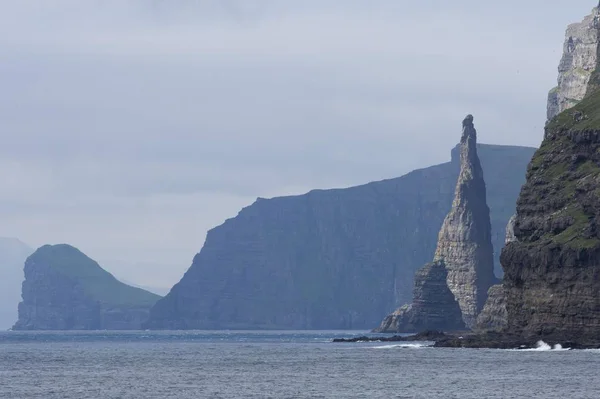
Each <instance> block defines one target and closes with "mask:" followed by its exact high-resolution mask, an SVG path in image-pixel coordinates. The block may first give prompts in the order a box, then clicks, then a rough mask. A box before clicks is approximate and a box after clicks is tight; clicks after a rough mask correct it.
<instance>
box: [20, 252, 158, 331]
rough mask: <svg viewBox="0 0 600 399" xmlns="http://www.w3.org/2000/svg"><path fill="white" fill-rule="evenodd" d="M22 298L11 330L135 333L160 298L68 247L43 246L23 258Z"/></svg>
mask: <svg viewBox="0 0 600 399" xmlns="http://www.w3.org/2000/svg"><path fill="white" fill-rule="evenodd" d="M22 297H23V301H22V302H21V303H20V304H19V309H18V310H19V319H18V321H17V323H16V324H15V326H14V327H13V329H14V330H136V329H140V328H141V325H142V322H144V321H146V319H147V318H148V313H149V309H150V307H151V306H152V305H154V303H155V302H156V301H157V300H158V299H159V298H160V297H159V296H157V295H154V294H152V293H150V292H147V291H144V290H142V289H139V288H134V287H130V286H128V285H126V284H123V283H121V282H120V281H118V280H117V279H116V278H115V277H113V276H112V275H111V274H110V273H108V272H106V271H105V270H104V269H102V268H101V267H100V266H99V265H98V264H97V263H96V262H94V261H93V260H92V259H90V258H88V257H87V256H85V255H84V254H83V253H81V252H80V251H79V250H77V249H76V248H74V247H71V246H69V245H55V246H50V245H46V246H43V247H41V248H39V249H38V250H37V251H36V252H34V253H33V255H31V256H30V257H29V258H27V260H26V261H25V281H24V282H23V287H22Z"/></svg>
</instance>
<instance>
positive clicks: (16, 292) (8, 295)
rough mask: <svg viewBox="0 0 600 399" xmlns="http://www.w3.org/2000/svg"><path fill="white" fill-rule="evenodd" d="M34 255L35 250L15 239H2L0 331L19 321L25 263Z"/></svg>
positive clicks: (0, 240)
mask: <svg viewBox="0 0 600 399" xmlns="http://www.w3.org/2000/svg"><path fill="white" fill-rule="evenodd" d="M32 253H33V249H31V248H30V247H29V246H27V245H26V244H24V243H22V242H21V241H19V240H17V239H15V238H4V237H1V238H0V330H7V329H9V328H10V327H12V325H13V324H14V323H15V320H17V304H18V303H19V301H20V300H21V283H22V282H23V263H25V259H27V257H28V256H29V255H31V254H32Z"/></svg>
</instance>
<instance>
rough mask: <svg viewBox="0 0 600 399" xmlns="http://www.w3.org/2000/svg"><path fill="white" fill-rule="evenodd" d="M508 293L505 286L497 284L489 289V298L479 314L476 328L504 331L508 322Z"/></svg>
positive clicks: (479, 329)
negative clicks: (505, 291) (506, 293)
mask: <svg viewBox="0 0 600 399" xmlns="http://www.w3.org/2000/svg"><path fill="white" fill-rule="evenodd" d="M506 317H507V315H506V295H505V293H504V286H503V285H502V284H496V285H493V286H491V287H490V289H489V290H488V298H487V301H486V302H485V306H484V307H483V310H482V311H481V313H479V316H477V324H476V326H475V330H478V331H502V330H503V329H504V328H505V327H506V324H507V320H506Z"/></svg>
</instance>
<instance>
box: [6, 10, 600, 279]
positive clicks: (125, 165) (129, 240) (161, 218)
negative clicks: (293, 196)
mask: <svg viewBox="0 0 600 399" xmlns="http://www.w3.org/2000/svg"><path fill="white" fill-rule="evenodd" d="M550 3H551V2H548V1H544V2H542V1H541V0H533V1H530V2H527V4H524V3H523V2H516V1H506V2H502V3H489V2H481V1H475V0H465V1H459V2H451V3H449V2H447V1H441V0H427V1H421V2H408V1H395V0H394V1H391V0H381V1H364V0H360V1H359V0H351V1H347V0H346V1H341V0H339V1H333V0H325V1H316V0H307V1H302V2H281V1H269V0H263V1H261V0H254V1H251V0H237V1H234V0H230V1H222V0H212V1H209V0H206V1H200V0H198V1H192V0H187V1H186V0H179V1H175V0H173V1H166V0H154V1H142V0H139V1H138V0H131V1H121V0H118V1H117V0H105V1H93V0H86V1H80V0H77V1H76V0H55V1H52V2H48V1H45V0H23V1H14V2H2V4H1V5H0V61H1V62H0V85H1V87H2V88H3V90H2V94H0V120H2V121H3V129H2V131H1V132H0V135H1V136H0V137H1V138H2V142H3V145H2V146H0V175H1V176H0V177H2V179H3V180H2V181H3V182H4V184H3V185H2V186H0V204H2V205H3V207H2V209H1V210H0V217H2V218H3V225H2V228H1V229H0V234H2V235H9V236H18V237H19V238H21V239H23V240H24V241H27V242H29V243H30V244H31V245H42V244H44V243H47V242H51V243H52V242H69V243H72V244H74V245H77V246H79V247H81V249H82V250H84V251H86V252H87V253H88V254H89V255H90V256H92V257H95V258H97V259H98V260H102V259H105V260H107V261H109V263H111V264H112V265H113V266H110V267H113V269H114V270H112V271H116V272H117V273H116V274H119V273H120V272H123V271H125V272H123V273H122V275H125V277H126V278H127V279H129V280H132V281H136V278H135V277H136V276H135V274H136V273H139V270H140V269H143V268H142V267H141V266H139V267H138V266H135V265H136V264H137V265H140V264H149V263H152V264H154V265H155V264H164V265H165V268H166V270H169V272H168V273H167V274H168V276H170V277H165V275H164V274H160V273H157V272H154V271H152V272H150V273H146V274H144V277H145V278H146V281H143V282H142V281H140V283H144V284H147V285H156V283H161V284H163V283H164V282H165V280H169V283H174V282H175V281H177V280H178V278H179V277H180V276H181V274H182V272H183V271H184V270H185V268H187V266H189V263H190V261H191V258H192V256H193V254H194V253H195V252H197V251H198V250H199V249H200V247H201V245H202V242H203V240H204V235H205V232H206V231H207V230H208V229H209V228H211V227H213V226H215V225H218V224H220V223H221V222H222V221H223V220H225V219H226V218H228V217H232V216H234V215H235V214H236V213H237V211H238V210H239V208H240V207H241V206H243V205H247V204H248V203H251V202H252V201H253V200H254V198H256V197H258V196H262V197H268V196H275V195H284V194H290V193H300V192H303V191H307V190H309V189H311V188H326V187H341V186H349V185H354V184H360V183H364V182H367V181H370V180H377V179H382V178H388V177H394V176H398V175H401V174H403V173H406V172H408V171H410V170H411V169H414V168H417V167H423V166H428V165H431V164H433V163H438V162H443V161H446V160H448V159H449V151H450V149H451V148H452V147H453V146H454V144H455V143H456V142H457V140H458V137H459V134H460V121H461V120H462V118H463V117H464V115H466V114H467V113H473V114H474V115H475V118H476V119H475V123H476V126H477V128H478V130H479V136H480V140H481V141H483V142H488V143H499V144H519V145H538V144H539V142H540V141H541V138H542V133H543V132H542V127H543V123H544V118H545V96H546V93H547V91H548V89H549V88H550V87H551V86H552V85H553V84H554V83H555V81H556V65H557V64H558V59H559V57H560V51H561V49H562V46H561V43H562V40H563V35H564V29H565V27H566V24H567V23H569V22H573V21H576V20H579V19H581V17H582V16H583V15H584V14H585V13H586V12H588V11H589V9H590V8H591V6H592V5H593V4H592V5H590V4H588V3H589V2H588V1H583V0H581V1H573V2H571V3H569V4H568V5H566V4H565V3H563V2H560V3H559V2H556V4H554V5H553V6H552V7H551V6H550V5H549V4H550ZM559 5H560V6H559ZM127 264H129V265H133V266H130V267H129V269H128V267H127V266H124V265H127ZM126 269H127V270H128V271H127V270H126ZM152 270H155V269H152ZM153 276H155V277H154V278H156V281H153V280H152V279H153Z"/></svg>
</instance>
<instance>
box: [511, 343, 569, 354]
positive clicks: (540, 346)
mask: <svg viewBox="0 0 600 399" xmlns="http://www.w3.org/2000/svg"><path fill="white" fill-rule="evenodd" d="M515 350H518V351H522V352H548V351H553V352H554V351H555V352H560V351H568V350H570V348H563V347H562V345H561V344H556V345H554V347H552V346H550V345H548V344H547V343H545V342H544V341H538V342H537V344H536V347H535V348H532V349H515Z"/></svg>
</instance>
